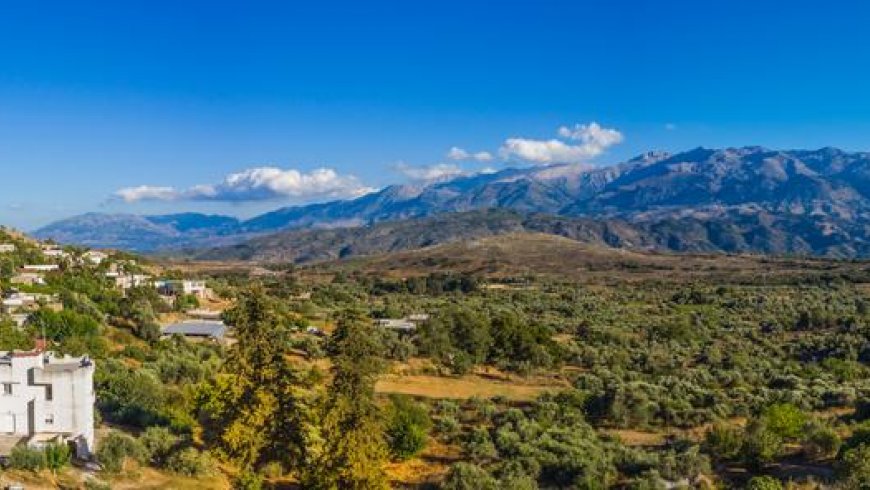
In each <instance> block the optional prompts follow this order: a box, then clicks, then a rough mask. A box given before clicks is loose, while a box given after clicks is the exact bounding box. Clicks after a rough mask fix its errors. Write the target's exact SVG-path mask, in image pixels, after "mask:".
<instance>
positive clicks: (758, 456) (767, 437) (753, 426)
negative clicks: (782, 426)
mask: <svg viewBox="0 0 870 490" xmlns="http://www.w3.org/2000/svg"><path fill="white" fill-rule="evenodd" d="M782 445H783V444H782V437H781V436H780V435H779V433H778V432H775V431H773V430H771V429H770V428H769V427H767V425H766V423H765V421H764V420H762V419H756V420H753V421H751V422H750V423H749V425H748V426H747V427H746V432H745V436H744V439H743V445H742V446H741V450H740V452H741V455H742V457H743V460H744V461H745V462H746V464H748V465H749V466H750V467H752V468H755V469H759V468H762V467H763V466H764V465H766V464H768V463H771V462H772V461H773V460H774V459H775V458H776V457H777V456H779V454H780V453H781V452H782Z"/></svg>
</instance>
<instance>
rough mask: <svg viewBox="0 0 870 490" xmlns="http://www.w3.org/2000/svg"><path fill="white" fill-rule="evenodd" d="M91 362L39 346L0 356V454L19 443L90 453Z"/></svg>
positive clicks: (79, 455) (92, 378)
mask: <svg viewBox="0 0 870 490" xmlns="http://www.w3.org/2000/svg"><path fill="white" fill-rule="evenodd" d="M94 401H95V397H94V363H93V362H92V361H91V360H90V359H88V358H87V357H69V356H64V357H59V356H55V355H54V354H51V353H48V352H44V350H43V348H41V346H39V347H38V348H37V349H35V350H33V351H30V352H21V351H14V352H0V451H8V450H11V448H12V447H14V446H15V445H18V444H27V445H28V446H31V447H37V448H39V447H43V446H45V445H46V444H49V443H58V444H68V445H69V446H70V448H71V449H73V450H74V453H75V455H76V456H78V457H79V458H88V457H90V456H91V454H92V453H93V450H94Z"/></svg>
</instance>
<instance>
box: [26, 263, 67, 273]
mask: <svg viewBox="0 0 870 490" xmlns="http://www.w3.org/2000/svg"><path fill="white" fill-rule="evenodd" d="M58 269H60V266H59V265H57V264H28V265H24V266H21V270H22V271H24V272H51V271H56V270H58Z"/></svg>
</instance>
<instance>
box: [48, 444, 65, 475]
mask: <svg viewBox="0 0 870 490" xmlns="http://www.w3.org/2000/svg"><path fill="white" fill-rule="evenodd" d="M43 452H44V453H45V467H46V468H48V469H50V470H51V471H52V472H53V473H57V472H58V470H61V469H63V468H64V467H66V466H67V465H68V464H69V461H70V450H69V446H67V445H66V444H55V443H52V444H49V445H47V446H45V448H44V449H43Z"/></svg>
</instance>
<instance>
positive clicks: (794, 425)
mask: <svg viewBox="0 0 870 490" xmlns="http://www.w3.org/2000/svg"><path fill="white" fill-rule="evenodd" d="M762 418H763V419H764V422H765V425H766V426H767V428H768V430H770V431H772V432H773V433H774V434H777V435H778V436H780V437H782V438H784V439H800V438H801V436H802V434H803V429H804V426H805V425H806V423H807V415H806V414H805V413H804V412H803V411H801V409H799V408H798V407H796V406H794V405H792V404H790V403H780V404H777V405H771V406H769V407H767V409H766V410H765V411H764V413H763V414H762Z"/></svg>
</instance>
